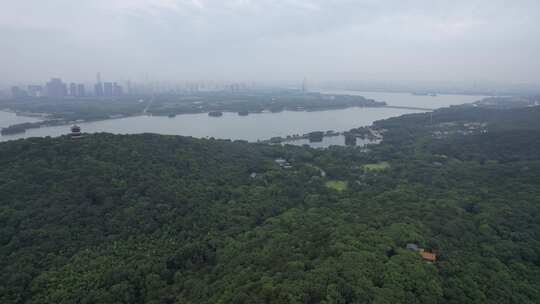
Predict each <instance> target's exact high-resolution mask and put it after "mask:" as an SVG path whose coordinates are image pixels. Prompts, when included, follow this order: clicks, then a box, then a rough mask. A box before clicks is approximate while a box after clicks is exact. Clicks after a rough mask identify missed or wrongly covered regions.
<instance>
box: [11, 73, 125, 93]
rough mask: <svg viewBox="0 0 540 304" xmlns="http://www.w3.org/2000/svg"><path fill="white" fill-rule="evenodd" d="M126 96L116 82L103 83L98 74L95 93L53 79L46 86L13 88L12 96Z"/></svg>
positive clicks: (84, 87) (76, 84)
mask: <svg viewBox="0 0 540 304" xmlns="http://www.w3.org/2000/svg"><path fill="white" fill-rule="evenodd" d="M123 94H124V88H123V87H122V86H121V85H119V84H118V83H116V82H102V81H101V76H100V74H99V73H98V76H97V80H96V83H95V84H94V88H93V91H89V90H87V88H86V85H85V84H84V83H75V82H71V83H69V84H68V83H67V82H64V81H62V79H61V78H51V80H49V81H48V82H47V83H46V84H45V85H28V86H26V88H25V87H21V86H13V87H11V96H12V97H13V98H24V97H36V98H39V97H54V98H62V97H71V98H82V97H89V96H94V97H119V96H122V95H123Z"/></svg>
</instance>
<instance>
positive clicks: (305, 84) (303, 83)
mask: <svg viewBox="0 0 540 304" xmlns="http://www.w3.org/2000/svg"><path fill="white" fill-rule="evenodd" d="M302 93H304V94H306V93H307V78H306V77H304V80H303V81H302Z"/></svg>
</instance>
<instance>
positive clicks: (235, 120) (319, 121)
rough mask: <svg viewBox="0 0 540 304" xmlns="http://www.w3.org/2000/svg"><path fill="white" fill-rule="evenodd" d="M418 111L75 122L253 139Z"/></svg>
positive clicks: (113, 129) (41, 132)
mask: <svg viewBox="0 0 540 304" xmlns="http://www.w3.org/2000/svg"><path fill="white" fill-rule="evenodd" d="M418 112H419V111H413V110H403V109H391V108H348V109H340V110H327V111H317V112H296V111H284V112H280V113H260V114H250V115H248V116H239V115H238V114H237V113H223V116H221V117H210V116H208V114H183V115H177V116H176V117H174V118H168V117H164V116H135V117H126V118H119V119H109V120H103V121H96V122H87V123H81V124H79V125H80V126H81V128H82V131H83V132H85V133H95V132H109V133H116V134H137V133H158V134H168V135H185V136H193V137H215V138H223V139H233V140H234V139H242V140H248V141H257V140H265V139H269V138H271V137H274V136H287V135H293V134H300V135H301V134H305V133H309V132H313V131H319V130H320V131H327V130H334V131H345V130H350V129H352V128H356V127H360V126H368V125H371V124H372V123H373V122H374V121H376V120H380V119H385V118H389V117H394V116H399V115H403V114H408V113H418ZM67 133H69V126H55V127H44V128H39V129H29V130H27V131H26V133H22V134H14V135H6V136H2V137H0V141H6V140H13V139H18V138H27V137H36V136H41V137H42V136H59V135H62V134H67Z"/></svg>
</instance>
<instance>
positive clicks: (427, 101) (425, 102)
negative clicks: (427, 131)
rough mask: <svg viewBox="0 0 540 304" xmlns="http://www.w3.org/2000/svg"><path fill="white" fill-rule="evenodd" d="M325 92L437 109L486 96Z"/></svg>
mask: <svg viewBox="0 0 540 304" xmlns="http://www.w3.org/2000/svg"><path fill="white" fill-rule="evenodd" d="M319 91H320V92H321V93H323V94H330V95H356V96H364V97H366V98H369V99H374V100H377V101H385V102H386V103H387V104H388V105H389V106H399V107H418V108H427V109H437V108H442V107H449V106H454V105H460V104H464V103H471V102H475V101H478V100H481V99H483V98H485V97H486V96H476V95H446V94H444V95H437V96H421V95H413V94H411V93H388V92H363V91H351V90H319Z"/></svg>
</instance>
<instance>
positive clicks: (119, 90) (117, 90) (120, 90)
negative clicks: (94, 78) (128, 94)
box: [113, 82, 124, 96]
mask: <svg viewBox="0 0 540 304" xmlns="http://www.w3.org/2000/svg"><path fill="white" fill-rule="evenodd" d="M123 94H124V88H122V86H121V85H119V84H117V83H116V82H115V83H113V95H114V96H122V95H123Z"/></svg>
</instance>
